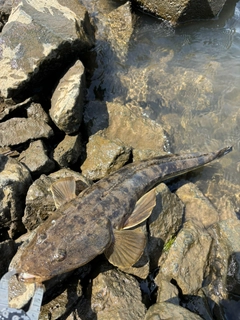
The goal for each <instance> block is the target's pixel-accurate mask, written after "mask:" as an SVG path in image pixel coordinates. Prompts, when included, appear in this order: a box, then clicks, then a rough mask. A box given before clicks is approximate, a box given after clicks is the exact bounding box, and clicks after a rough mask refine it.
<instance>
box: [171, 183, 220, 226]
mask: <svg viewBox="0 0 240 320" xmlns="http://www.w3.org/2000/svg"><path fill="white" fill-rule="evenodd" d="M176 194H177V196H178V197H179V198H180V199H181V200H182V202H183V203H184V204H185V221H188V220H193V221H194V223H197V222H199V223H200V224H201V225H203V226H204V227H205V228H208V227H209V226H211V225H213V224H214V223H216V222H218V221H219V215H218V212H217V210H216V209H215V208H214V206H213V205H212V204H211V202H210V201H209V200H208V199H207V198H206V197H205V196H204V195H203V194H202V192H201V191H200V190H199V189H198V188H197V187H196V186H195V185H194V184H193V183H187V184H185V185H183V186H182V187H180V188H179V189H178V190H177V192H176Z"/></svg>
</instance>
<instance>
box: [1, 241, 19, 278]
mask: <svg viewBox="0 0 240 320" xmlns="http://www.w3.org/2000/svg"><path fill="white" fill-rule="evenodd" d="M16 251H17V247H16V245H15V243H14V241H13V240H12V239H9V240H5V241H3V242H0V257H4V259H1V263H0V278H1V277H2V276H3V275H4V273H5V272H7V271H8V267H9V264H10V262H11V260H12V257H13V256H14V254H15V253H16Z"/></svg>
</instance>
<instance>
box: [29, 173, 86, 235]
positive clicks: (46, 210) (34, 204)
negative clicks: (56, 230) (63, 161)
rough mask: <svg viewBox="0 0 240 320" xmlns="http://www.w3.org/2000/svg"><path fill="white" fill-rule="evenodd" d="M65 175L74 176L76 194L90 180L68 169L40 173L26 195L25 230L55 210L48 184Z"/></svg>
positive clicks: (32, 227)
mask: <svg viewBox="0 0 240 320" xmlns="http://www.w3.org/2000/svg"><path fill="white" fill-rule="evenodd" d="M67 176H68V177H69V176H73V177H74V178H75V180H76V184H77V190H76V193H77V194H78V193H79V192H80V191H82V190H83V189H84V188H86V187H87V186H88V185H89V184H90V182H89V181H88V180H87V179H85V178H84V177H83V176H82V175H81V174H80V173H77V172H75V171H72V170H70V169H61V170H59V171H57V172H54V173H52V174H50V175H49V176H46V175H42V176H41V177H40V178H39V179H37V180H35V181H34V183H33V184H32V185H31V187H30V188H29V190H28V192H27V196H26V207H25V211H24V216H23V223H24V225H25V227H26V229H27V230H33V229H34V228H36V227H37V226H38V225H39V224H40V223H41V222H43V221H44V220H46V219H47V217H48V216H49V214H50V213H51V212H52V211H54V210H55V203H54V200H53V197H52V193H51V191H50V186H51V184H52V183H53V182H54V181H56V180H57V179H58V178H61V177H67Z"/></svg>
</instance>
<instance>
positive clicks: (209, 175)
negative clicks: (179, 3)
mask: <svg viewBox="0 0 240 320" xmlns="http://www.w3.org/2000/svg"><path fill="white" fill-rule="evenodd" d="M114 3H115V2H114V1H111V5H112V6H113V8H114ZM137 16H138V19H137V22H136V26H135V31H134V33H133V36H132V38H131V41H130V46H129V52H128V55H127V56H124V57H120V58H119V57H116V56H115V55H114V53H112V52H111V50H109V47H108V45H106V43H105V42H101V41H99V42H98V45H97V47H96V51H97V53H98V56H97V63H98V68H97V69H96V70H95V72H94V75H93V78H92V84H91V86H90V88H89V92H88V98H89V99H90V100H94V99H96V98H99V92H100V96H101V99H103V100H106V101H112V100H113V99H116V98H118V99H120V100H121V101H122V102H123V103H126V102H131V101H137V102H138V103H139V104H140V105H141V106H142V108H143V109H144V112H145V114H146V115H147V116H149V117H150V118H152V119H154V120H155V121H157V122H158V123H160V124H162V125H163V127H164V128H165V130H166V132H167V133H168V136H169V141H170V151H172V152H175V153H179V152H191V151H193V152H196V151H203V152H205V151H212V150H215V149H218V148H221V147H223V146H225V145H233V146H234V151H233V152H232V153H231V154H230V155H228V156H227V157H226V158H224V159H222V160H221V161H220V162H219V163H215V164H213V165H211V166H210V167H209V168H205V169H204V170H202V171H201V173H200V172H198V174H197V175H195V174H191V175H188V179H190V180H192V181H194V182H197V184H198V186H199V187H200V189H201V190H202V191H203V192H204V193H205V194H206V195H207V196H208V197H209V198H210V199H211V200H212V202H213V203H214V204H215V205H216V207H217V208H219V210H221V211H222V212H223V211H224V210H225V211H226V210H228V211H229V212H230V211H231V212H237V214H238V213H239V212H240V187H239V181H240V110H239V107H240V59H239V56H240V1H238V2H236V1H229V2H228V6H226V7H225V8H224V10H223V11H222V12H221V14H220V15H219V17H218V18H216V19H214V20H209V21H199V22H192V23H188V24H186V25H182V26H181V27H178V28H177V29H173V28H172V27H171V26H170V25H168V24H167V23H166V22H162V21H160V20H157V19H155V18H152V17H149V16H146V15H142V14H139V13H137ZM100 31H101V30H100ZM96 92H98V94H97V97H96ZM225 217H227V216H226V215H225Z"/></svg>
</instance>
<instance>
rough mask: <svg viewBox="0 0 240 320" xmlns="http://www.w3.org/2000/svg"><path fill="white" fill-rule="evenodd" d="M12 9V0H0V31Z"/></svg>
mask: <svg viewBox="0 0 240 320" xmlns="http://www.w3.org/2000/svg"><path fill="white" fill-rule="evenodd" d="M11 10H12V0H1V2H0V32H1V31H2V28H3V26H4V25H5V24H6V22H7V20H8V17H9V15H10V13H11Z"/></svg>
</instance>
